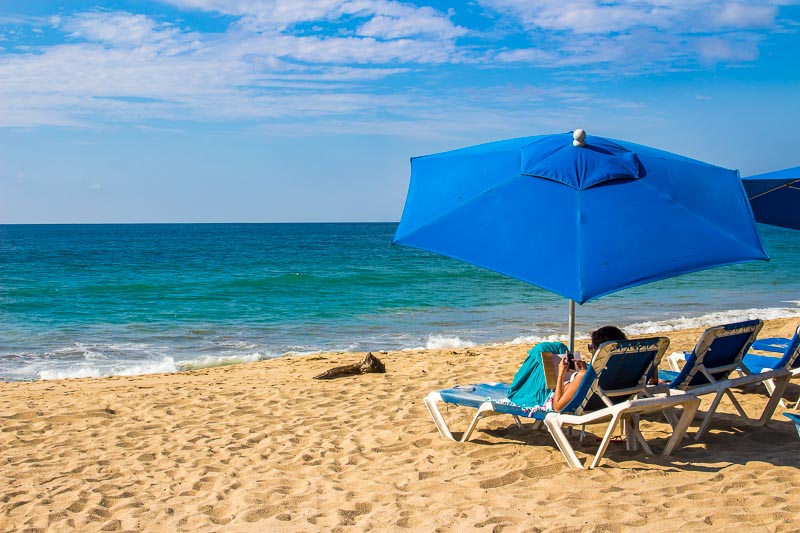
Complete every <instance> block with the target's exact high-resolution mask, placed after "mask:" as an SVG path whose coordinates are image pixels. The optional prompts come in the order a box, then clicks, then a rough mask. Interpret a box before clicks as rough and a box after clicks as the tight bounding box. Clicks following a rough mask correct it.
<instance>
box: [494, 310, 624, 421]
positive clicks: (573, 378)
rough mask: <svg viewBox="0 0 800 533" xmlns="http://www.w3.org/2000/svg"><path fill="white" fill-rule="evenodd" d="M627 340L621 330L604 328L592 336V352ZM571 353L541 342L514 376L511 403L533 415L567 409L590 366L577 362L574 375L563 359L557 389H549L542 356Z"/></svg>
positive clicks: (556, 345)
mask: <svg viewBox="0 0 800 533" xmlns="http://www.w3.org/2000/svg"><path fill="white" fill-rule="evenodd" d="M625 339H627V337H626V336H625V334H624V333H623V332H622V330H620V329H619V328H617V327H615V326H603V327H602V328H599V329H596V330H595V331H593V332H592V343H591V344H589V351H590V352H591V354H594V352H595V350H596V349H597V347H598V346H600V345H601V344H603V343H604V342H608V341H621V340H625ZM567 351H568V348H567V347H566V346H565V345H564V344H563V343H561V342H540V343H539V344H537V345H536V346H534V347H533V348H531V349H530V351H529V352H528V357H527V358H526V359H525V361H524V362H523V363H522V366H521V367H520V368H519V370H517V373H516V374H515V375H514V381H512V382H511V386H510V387H509V389H508V394H507V399H508V401H509V402H510V403H513V404H515V405H518V406H520V407H522V408H524V409H526V410H530V411H560V410H562V409H563V408H564V407H566V406H567V404H568V403H569V402H570V400H572V397H573V396H575V392H576V391H577V390H578V386H579V385H580V382H581V379H582V378H583V375H584V374H585V373H586V362H585V361H577V360H576V361H575V371H574V372H571V369H569V367H568V364H569V363H568V361H567V358H566V357H564V358H562V359H561V363H560V364H559V365H558V377H557V380H556V388H555V389H549V388H547V381H546V379H545V374H544V368H542V353H545V352H549V353H554V354H566V353H567ZM570 372H571V374H570Z"/></svg>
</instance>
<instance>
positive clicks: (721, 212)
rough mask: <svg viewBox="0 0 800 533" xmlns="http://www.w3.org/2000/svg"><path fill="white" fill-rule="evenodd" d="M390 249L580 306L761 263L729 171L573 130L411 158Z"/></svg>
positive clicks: (747, 214) (764, 256) (750, 224)
mask: <svg viewBox="0 0 800 533" xmlns="http://www.w3.org/2000/svg"><path fill="white" fill-rule="evenodd" d="M392 242H393V243H395V244H402V245H407V246H412V247H415V248H420V249H423V250H428V251H431V252H436V253H439V254H442V255H446V256H449V257H453V258H456V259H460V260H463V261H467V262H469V263H472V264H475V265H478V266H481V267H484V268H487V269H489V270H494V271H496V272H500V273H502V274H505V275H508V276H511V277H514V278H517V279H520V280H523V281H526V282H528V283H531V284H533V285H536V286H539V287H542V288H544V289H547V290H550V291H552V292H555V293H557V294H560V295H562V296H564V297H566V298H569V299H570V300H573V301H576V302H578V303H583V302H586V301H588V300H591V299H593V298H597V297H599V296H603V295H605V294H609V293H612V292H615V291H619V290H622V289H625V288H627V287H634V286H636V285H641V284H643V283H649V282H652V281H657V280H661V279H665V278H669V277H672V276H677V275H680V274H685V273H688V272H694V271H698V270H703V269H707V268H711V267H716V266H720V265H728V264H733V263H741V262H744V261H752V260H766V259H768V258H767V254H766V252H765V251H764V247H763V245H762V243H761V239H760V237H759V235H758V231H757V229H756V225H755V222H754V220H753V215H752V212H751V210H750V205H749V203H748V200H747V196H746V195H745V192H744V189H743V187H742V185H741V181H740V178H739V175H738V173H737V172H736V171H733V170H727V169H723V168H720V167H716V166H713V165H709V164H706V163H702V162H700V161H695V160H693V159H689V158H686V157H682V156H679V155H675V154H671V153H669V152H664V151H661V150H656V149H654V148H649V147H646V146H640V145H637V144H633V143H628V142H623V141H617V140H611V139H606V138H602V137H595V136H588V137H586V136H585V133H583V131H582V130H576V132H575V134H574V135H573V134H572V133H565V134H556V135H545V136H537V137H526V138H521V139H512V140H507V141H499V142H494V143H489V144H483V145H479V146H473V147H469V148H463V149H460V150H454V151H451V152H445V153H441V154H435V155H429V156H424V157H416V158H413V159H412V160H411V183H410V185H409V190H408V196H407V198H406V204H405V208H404V210H403V216H402V218H401V220H400V225H399V226H398V228H397V232H396V233H395V236H394V239H393V241H392ZM570 333H571V337H572V335H574V331H571V332H570Z"/></svg>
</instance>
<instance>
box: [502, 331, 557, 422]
mask: <svg viewBox="0 0 800 533" xmlns="http://www.w3.org/2000/svg"><path fill="white" fill-rule="evenodd" d="M567 351H568V348H567V347H566V346H565V345H564V344H563V343H560V342H540V343H539V344H537V345H536V346H534V347H533V348H531V349H530V351H529V352H528V357H527V359H525V362H524V363H522V366H521V367H519V370H517V373H516V374H514V381H512V382H511V387H509V389H508V399H509V400H511V401H512V402H514V403H515V404H517V405H519V406H520V407H535V406H537V405H544V403H545V402H546V401H547V397H548V396H550V394H551V393H552V392H553V391H552V390H551V389H548V388H547V382H546V381H545V378H544V369H543V368H542V357H541V355H542V352H550V353H567Z"/></svg>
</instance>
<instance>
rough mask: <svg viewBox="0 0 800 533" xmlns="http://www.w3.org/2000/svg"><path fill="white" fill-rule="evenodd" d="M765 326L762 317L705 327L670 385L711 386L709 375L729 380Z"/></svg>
mask: <svg viewBox="0 0 800 533" xmlns="http://www.w3.org/2000/svg"><path fill="white" fill-rule="evenodd" d="M763 325H764V323H763V322H762V321H761V320H746V321H744V322H736V323H733V324H725V325H723V326H715V327H713V328H708V329H707V330H705V331H704V332H703V334H702V335H700V339H699V340H698V341H697V345H696V346H695V347H694V350H693V351H692V353H690V354H689V356H688V357H687V358H686V364H684V365H683V368H682V369H681V371H680V373H679V374H678V375H677V377H675V379H673V380H672V382H671V383H670V384H669V386H670V388H673V389H681V390H686V389H691V388H692V387H698V386H700V385H707V384H708V383H711V382H712V380H709V378H708V376H711V378H712V379H713V381H722V380H725V379H728V376H730V374H731V372H733V371H734V370H736V368H737V367H738V366H739V365H740V364H741V362H742V357H744V354H746V353H747V350H749V349H750V346H751V345H752V344H753V341H755V340H756V336H757V335H758V332H759V331H761V327H762V326H763Z"/></svg>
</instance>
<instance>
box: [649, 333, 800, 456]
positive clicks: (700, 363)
mask: <svg viewBox="0 0 800 533" xmlns="http://www.w3.org/2000/svg"><path fill="white" fill-rule="evenodd" d="M763 325H764V323H763V322H762V321H761V320H748V321H745V322H737V323H734V324H726V325H723V326H716V327H713V328H708V329H707V330H705V331H704V332H703V334H702V335H701V336H700V339H699V340H698V341H697V345H696V346H695V348H694V350H693V351H692V352H690V353H688V354H684V353H682V352H678V354H680V355H679V356H680V357H681V358H683V359H685V363H684V365H683V368H681V369H680V371H666V370H662V371H659V373H658V376H659V378H660V379H661V380H665V381H667V382H668V383H666V384H663V385H659V386H658V387H653V388H652V390H653V392H654V393H659V392H660V393H666V394H670V395H674V394H680V393H684V392H690V393H692V394H694V395H696V396H704V395H706V394H714V398H713V400H712V401H711V405H710V406H709V408H708V411H707V412H706V414H705V416H704V417H703V422H702V423H701V424H700V428H699V429H698V430H697V433H696V434H695V436H694V438H695V440H699V439H700V438H701V437H702V436H703V435H704V434H705V432H706V431H707V430H708V426H709V424H710V423H711V419H712V418H713V416H714V413H715V412H716V410H717V407H718V405H719V402H720V400H721V399H722V397H723V396H727V397H728V398H729V399H730V401H731V403H733V406H734V407H735V408H736V410H737V412H738V413H739V414H740V415H741V416H742V417H743V418H745V419H749V417H748V416H747V413H745V411H744V409H742V406H741V404H740V403H739V401H738V400H737V399H736V397H735V396H734V395H733V392H732V389H734V388H738V387H742V386H745V385H751V384H754V383H760V382H764V381H765V380H767V379H772V380H774V382H775V389H774V390H775V392H774V393H773V394H772V395H771V396H770V399H769V401H768V402H767V405H766V407H765V408H764V411H763V412H762V413H761V417H760V418H759V419H758V420H757V421H756V422H755V424H756V425H764V424H766V423H767V421H769V420H770V418H772V414H773V413H774V412H775V408H776V407H777V406H778V402H779V401H780V399H781V396H782V395H783V392H784V390H785V389H786V385H787V383H788V381H789V372H788V370H786V369H778V370H772V371H769V372H765V373H759V374H749V375H744V376H741V377H735V374H734V372H735V371H736V370H737V369H739V368H740V367H741V364H742V359H743V357H744V354H745V353H747V350H749V349H750V346H752V344H753V341H755V339H756V336H757V335H758V332H759V331H760V330H761V327H762V326H763ZM677 358H678V355H676V354H672V355H671V356H670V357H669V358H668V360H670V363H671V364H672V363H673V360H675V359H677Z"/></svg>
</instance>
